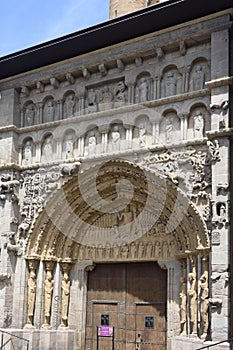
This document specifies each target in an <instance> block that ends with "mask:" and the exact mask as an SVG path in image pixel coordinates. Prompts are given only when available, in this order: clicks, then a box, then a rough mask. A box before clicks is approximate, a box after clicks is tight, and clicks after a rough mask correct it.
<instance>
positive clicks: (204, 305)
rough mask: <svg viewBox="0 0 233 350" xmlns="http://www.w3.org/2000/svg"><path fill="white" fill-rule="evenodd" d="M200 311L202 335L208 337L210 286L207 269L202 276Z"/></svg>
mask: <svg viewBox="0 0 233 350" xmlns="http://www.w3.org/2000/svg"><path fill="white" fill-rule="evenodd" d="M200 289H201V290H200V312H201V324H202V336H201V338H206V336H207V332H208V327H209V315H208V309H209V288H208V272H207V271H205V272H204V273H203V274H202V275H201V277H200Z"/></svg>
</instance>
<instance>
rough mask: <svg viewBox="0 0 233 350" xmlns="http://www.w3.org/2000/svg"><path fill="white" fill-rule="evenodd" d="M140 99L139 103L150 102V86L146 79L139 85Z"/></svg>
mask: <svg viewBox="0 0 233 350" xmlns="http://www.w3.org/2000/svg"><path fill="white" fill-rule="evenodd" d="M138 99H139V101H138V102H139V103H141V102H146V101H148V100H149V84H148V81H147V80H146V79H142V80H141V81H140V83H139V85H138Z"/></svg>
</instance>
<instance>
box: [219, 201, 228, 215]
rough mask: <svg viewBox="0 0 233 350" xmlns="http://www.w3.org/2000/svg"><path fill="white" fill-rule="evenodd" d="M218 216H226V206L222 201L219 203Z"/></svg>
mask: <svg viewBox="0 0 233 350" xmlns="http://www.w3.org/2000/svg"><path fill="white" fill-rule="evenodd" d="M219 216H221V218H225V216H226V206H225V204H224V203H221V205H220V208H219Z"/></svg>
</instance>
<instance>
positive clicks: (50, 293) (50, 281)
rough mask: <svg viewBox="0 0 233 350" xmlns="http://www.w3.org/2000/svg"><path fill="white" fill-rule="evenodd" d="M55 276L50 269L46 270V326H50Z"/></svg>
mask: <svg viewBox="0 0 233 350" xmlns="http://www.w3.org/2000/svg"><path fill="white" fill-rule="evenodd" d="M53 283H54V282H53V276H52V272H51V271H50V270H47V272H46V280H45V284H44V288H45V296H44V317H45V319H44V326H45V327H46V326H50V317H51V307H52V296H53Z"/></svg>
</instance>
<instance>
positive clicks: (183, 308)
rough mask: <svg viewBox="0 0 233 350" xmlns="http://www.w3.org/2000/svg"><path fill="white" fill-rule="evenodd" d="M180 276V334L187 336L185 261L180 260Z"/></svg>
mask: <svg viewBox="0 0 233 350" xmlns="http://www.w3.org/2000/svg"><path fill="white" fill-rule="evenodd" d="M181 269H182V276H181V278H180V334H181V335H182V336H187V263H186V260H182V262H181Z"/></svg>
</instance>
